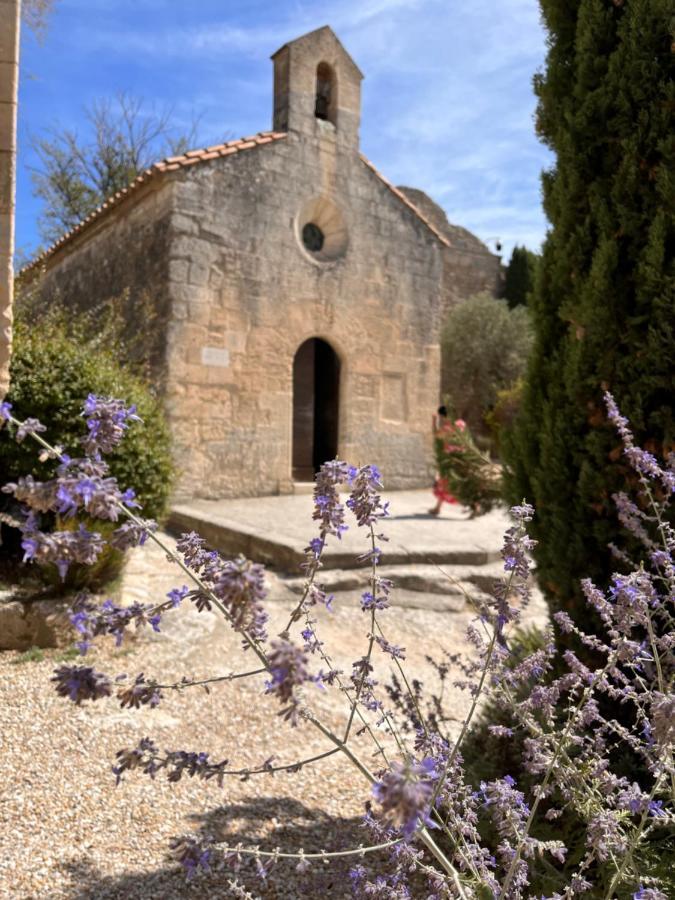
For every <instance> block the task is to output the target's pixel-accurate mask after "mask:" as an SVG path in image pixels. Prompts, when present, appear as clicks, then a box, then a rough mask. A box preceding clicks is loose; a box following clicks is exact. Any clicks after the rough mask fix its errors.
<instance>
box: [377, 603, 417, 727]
mask: <svg viewBox="0 0 675 900" xmlns="http://www.w3.org/2000/svg"><path fill="white" fill-rule="evenodd" d="M374 621H375V626H376V628H377V630H378V631H379V632H380V637H381V638H384V640H385V641H386V637H385V635H384V631H382V626H381V625H380V623H379V621H377V620H375V619H374ZM393 659H394V665H395V666H396V668H397V669H398V672H399V675H400V676H401V678H402V679H403V683H404V684H405V686H406V690H407V691H408V694H409V695H410V699H411V700H412V702H413V705H414V707H415V711H416V713H417V718H418V719H419V721H420V725H421V726H422V728H423V729H424V734H425V735H426V736H427V737H429V729H428V728H427V723H426V722H425V721H424V716H423V715H422V710H421V709H420V707H419V704H418V702H417V697H416V696H415V694H414V692H413V690H412V688H411V687H410V684H409V682H408V679H407V677H406V674H405V670H404V668H403V666H402V665H401V661H400V660H399V659H398V657H396V656H394V657H393Z"/></svg>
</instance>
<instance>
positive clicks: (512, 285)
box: [503, 245, 538, 309]
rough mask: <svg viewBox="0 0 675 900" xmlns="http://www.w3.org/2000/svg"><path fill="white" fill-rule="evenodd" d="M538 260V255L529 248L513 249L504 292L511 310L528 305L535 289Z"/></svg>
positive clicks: (505, 278) (517, 247)
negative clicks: (528, 300)
mask: <svg viewBox="0 0 675 900" xmlns="http://www.w3.org/2000/svg"><path fill="white" fill-rule="evenodd" d="M537 260H538V257H537V255H536V253H532V251H531V250H528V249H527V247H519V246H518V245H516V246H515V247H514V248H513V251H512V253H511V259H510V260H509V264H508V266H507V267H506V273H505V275H504V290H503V297H504V299H505V300H506V302H507V303H508V304H509V307H510V308H511V309H513V308H514V307H515V306H525V304H526V303H527V299H528V297H529V295H530V293H531V292H532V288H533V287H534V279H535V275H536V271H537Z"/></svg>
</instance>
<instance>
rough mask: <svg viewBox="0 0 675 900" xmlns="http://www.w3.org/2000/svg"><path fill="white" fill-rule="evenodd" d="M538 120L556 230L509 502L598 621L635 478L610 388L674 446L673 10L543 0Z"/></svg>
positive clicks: (552, 583) (559, 581)
mask: <svg viewBox="0 0 675 900" xmlns="http://www.w3.org/2000/svg"><path fill="white" fill-rule="evenodd" d="M541 7H542V11H543V17H544V22H545V25H546V28H547V30H548V57H547V65H546V71H545V72H544V73H543V74H540V75H538V76H536V78H535V91H536V94H537V96H538V98H539V103H538V113H537V125H538V132H539V134H540V136H541V138H542V139H543V141H544V142H545V143H546V144H547V145H548V146H549V147H550V148H551V149H552V150H553V151H554V152H555V154H556V158H557V160H556V164H555V166H554V167H553V168H552V169H551V170H550V171H548V172H546V173H545V174H544V176H543V194H544V206H545V210H546V213H547V216H548V218H549V220H550V222H551V229H550V231H549V234H548V237H547V239H546V242H545V244H544V249H543V255H542V260H541V264H540V268H539V272H538V276H537V282H536V286H535V289H534V292H533V295H532V298H531V302H530V304H529V305H530V309H531V312H532V315H533V322H534V328H535V345H534V350H533V353H532V356H531V357H530V363H529V367H528V372H527V377H526V385H525V389H524V396H523V405H522V407H521V413H520V416H519V418H518V420H517V423H516V426H515V428H514V431H513V433H512V435H511V439H510V441H509V446H508V447H507V448H506V450H507V453H506V456H507V461H508V462H509V464H510V477H509V479H508V483H509V493H510V499H511V500H512V501H514V502H517V501H520V500H521V499H522V498H523V497H526V498H527V499H528V500H529V501H531V502H533V503H534V505H535V507H536V509H537V515H536V518H535V522H534V523H533V525H534V528H533V532H534V537H536V538H537V539H538V541H539V544H538V547H537V549H536V551H535V555H536V561H537V564H538V572H539V578H540V582H541V584H542V586H543V587H544V589H545V591H546V592H547V594H548V597H549V599H550V600H551V601H552V605H553V607H554V608H557V609H564V610H566V611H567V612H568V613H569V614H570V615H571V616H572V617H573V618H575V619H577V621H581V620H582V617H587V616H588V611H587V607H585V606H584V605H583V601H582V599H581V594H580V586H579V578H580V577H581V576H590V577H591V578H593V579H594V580H595V581H596V583H598V584H599V585H600V586H604V585H606V584H607V582H608V578H609V575H610V574H611V572H612V571H615V570H616V569H617V568H618V567H619V563H617V561H616V560H615V559H614V558H613V557H612V555H611V552H610V550H609V549H608V544H609V543H610V542H611V541H613V540H616V537H617V532H618V530H619V523H618V521H617V514H616V511H615V505H614V500H613V498H612V495H613V493H614V492H615V491H620V490H622V488H625V485H626V481H627V479H628V477H629V476H628V473H627V471H626V466H625V465H624V464H623V462H622V458H621V457H622V452H621V446H620V441H619V439H618V437H617V435H616V433H615V431H614V429H613V428H612V427H611V426H610V425H608V423H607V418H606V414H605V409H604V404H603V396H602V395H603V391H604V390H606V389H608V390H610V391H611V392H612V393H613V394H614V396H615V398H616V401H617V403H618V405H619V407H620V409H621V411H622V413H623V414H624V415H625V416H627V417H629V419H630V421H631V425H632V427H633V428H634V430H635V432H636V442H637V443H638V444H639V445H642V446H646V447H647V448H648V449H649V450H651V451H652V452H653V453H655V454H661V453H665V452H667V451H668V450H671V449H672V448H673V440H674V438H675V429H674V422H673V387H674V385H673V371H674V370H673V351H674V350H675V330H674V328H675V317H674V315H673V313H674V312H675V266H674V262H673V249H675V228H674V221H673V199H674V198H675V139H674V138H673V131H672V111H673V108H674V106H675V85H674V83H673V79H672V71H673V63H672V59H673V56H672V46H671V42H672V36H671V26H672V19H671V17H672V4H671V3H670V2H669V0H631V2H623V0H613V2H609V0H572V2H571V0H541Z"/></svg>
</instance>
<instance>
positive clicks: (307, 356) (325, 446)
mask: <svg viewBox="0 0 675 900" xmlns="http://www.w3.org/2000/svg"><path fill="white" fill-rule="evenodd" d="M339 402H340V360H339V359H338V356H337V354H336V352H335V351H334V350H333V348H332V347H331V346H330V344H328V343H327V342H326V341H323V340H321V338H309V340H306V341H305V342H304V343H303V344H301V345H300V347H299V349H298V351H297V353H296V354H295V359H294V360H293V480H294V481H312V480H313V478H314V475H315V473H316V472H318V470H319V468H320V466H321V464H322V463H324V462H326V461H327V460H329V459H335V457H336V456H337V449H338V408H339Z"/></svg>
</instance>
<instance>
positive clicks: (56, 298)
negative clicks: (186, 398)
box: [29, 182, 172, 392]
mask: <svg viewBox="0 0 675 900" xmlns="http://www.w3.org/2000/svg"><path fill="white" fill-rule="evenodd" d="M171 192H172V185H171V183H170V182H164V183H162V182H155V183H154V184H153V185H149V186H148V187H146V188H144V189H141V190H139V191H138V192H137V193H136V194H134V196H133V201H132V200H131V199H130V200H129V201H127V202H126V203H125V204H123V205H121V206H120V207H118V208H116V209H113V210H112V211H111V212H109V213H108V214H107V215H105V216H104V217H103V218H102V219H101V221H100V222H96V223H94V224H93V225H92V226H90V227H88V228H87V229H86V231H85V232H84V233H83V234H82V235H79V236H76V237H75V238H73V239H71V240H70V241H69V242H68V243H67V244H66V245H65V246H64V247H63V248H60V249H57V250H56V252H55V253H54V254H53V255H51V256H50V257H48V259H47V261H46V264H45V266H44V269H43V270H42V271H41V272H40V271H39V270H38V271H36V270H35V269H33V270H30V271H29V276H30V277H31V278H37V279H39V281H38V282H37V283H38V285H39V291H40V297H41V302H43V303H45V304H47V305H48V304H50V303H55V302H58V303H62V304H64V305H66V307H67V308H72V309H74V310H76V309H92V308H96V307H98V306H100V305H104V304H106V303H108V302H111V303H114V306H115V308H116V309H117V310H118V311H119V314H120V315H121V317H122V318H123V320H124V321H125V323H126V325H125V332H126V334H127V335H128V337H129V339H130V341H131V342H132V344H133V345H135V346H136V348H137V351H138V352H140V353H141V355H142V361H144V362H146V363H147V364H148V368H149V371H150V372H151V374H152V376H153V380H154V384H155V387H156V389H157V390H158V392H161V390H162V389H163V383H164V382H163V373H164V370H165V337H164V333H165V329H166V324H167V322H168V318H169V294H168V291H167V275H168V250H167V248H168V237H169V225H170V222H171V215H172V202H171Z"/></svg>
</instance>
